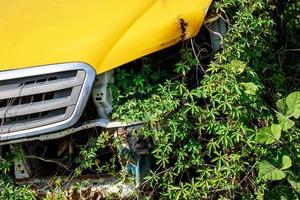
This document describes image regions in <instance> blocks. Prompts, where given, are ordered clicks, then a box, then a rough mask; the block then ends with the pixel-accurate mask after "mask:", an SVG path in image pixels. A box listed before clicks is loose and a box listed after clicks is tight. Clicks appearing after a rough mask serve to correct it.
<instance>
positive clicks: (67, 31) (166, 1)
mask: <svg viewBox="0 0 300 200" xmlns="http://www.w3.org/2000/svg"><path fill="white" fill-rule="evenodd" d="M210 3H211V0H172V1H171V0H126V1H121V0H109V1H107V0H89V1H84V0H76V1H71V0H64V1H62V0H43V1H40V0H18V1H15V0H0V45H1V46H0V47H1V48H0V70H11V69H17V68H24V67H30V66H37V65H45V64H53V63H63V62H75V61H80V62H86V63H88V64H90V65H91V66H93V67H94V68H95V69H96V71H97V73H101V72H104V71H107V70H110V69H113V68H115V67H117V66H120V65H122V64H124V63H127V62H129V61H131V60H134V59H136V58H139V57H141V56H144V55H147V54H149V53H152V52H155V51H158V50H160V49H163V48H166V47H168V46H170V45H173V44H175V43H176V42H178V41H180V40H181V39H183V38H184V39H187V38H190V37H192V36H195V35H196V34H197V33H198V31H199V28H200V26H201V24H202V23H203V20H204V16H205V14H206V12H207V10H208V7H209V5H210ZM183 22H184V23H183ZM183 24H185V25H184V28H183V26H182V25H183Z"/></svg>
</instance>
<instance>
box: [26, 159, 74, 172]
mask: <svg viewBox="0 0 300 200" xmlns="http://www.w3.org/2000/svg"><path fill="white" fill-rule="evenodd" d="M24 157H25V158H32V159H38V160H41V161H44V162H48V163H55V164H57V165H59V166H61V167H63V168H65V169H66V170H68V171H71V170H70V168H69V167H68V166H66V165H64V164H62V163H61V162H58V161H55V160H49V159H44V158H41V157H38V156H34V155H26V156H24Z"/></svg>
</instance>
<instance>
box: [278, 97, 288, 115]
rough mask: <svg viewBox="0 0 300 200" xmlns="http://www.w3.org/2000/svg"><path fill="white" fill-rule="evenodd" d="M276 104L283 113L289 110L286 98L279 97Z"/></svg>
mask: <svg viewBox="0 0 300 200" xmlns="http://www.w3.org/2000/svg"><path fill="white" fill-rule="evenodd" d="M276 106H277V108H278V111H279V112H280V113H282V114H284V115H285V114H286V112H287V105H286V102H285V98H284V99H279V100H278V101H277V102H276Z"/></svg>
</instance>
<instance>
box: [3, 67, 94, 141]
mask: <svg viewBox="0 0 300 200" xmlns="http://www.w3.org/2000/svg"><path fill="white" fill-rule="evenodd" d="M94 78H95V71H94V70H93V69H92V68H90V66H88V65H86V64H84V63H70V64H56V65H49V66H41V67H34V68H27V69H21V70H13V71H5V72H0V141H5V140H9V139H16V138H21V137H29V136H32V135H36V134H43V133H47V132H51V131H55V130H59V129H62V128H66V127H68V126H70V125H72V124H74V123H75V122H76V121H77V120H78V118H79V116H80V115H81V113H82V111H83V108H82V107H84V106H85V104H86V102H87V99H88V96H89V93H90V91H91V88H92V84H93V81H94Z"/></svg>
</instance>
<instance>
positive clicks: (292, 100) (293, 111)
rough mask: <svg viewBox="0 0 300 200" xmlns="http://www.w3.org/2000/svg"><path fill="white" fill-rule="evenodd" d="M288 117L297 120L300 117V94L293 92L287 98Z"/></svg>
mask: <svg viewBox="0 0 300 200" xmlns="http://www.w3.org/2000/svg"><path fill="white" fill-rule="evenodd" d="M286 105H287V115H288V116H294V117H295V118H296V119H298V118H299V116H300V92H293V93H291V94H289V95H288V96H287V98H286Z"/></svg>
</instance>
